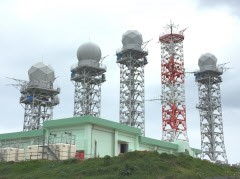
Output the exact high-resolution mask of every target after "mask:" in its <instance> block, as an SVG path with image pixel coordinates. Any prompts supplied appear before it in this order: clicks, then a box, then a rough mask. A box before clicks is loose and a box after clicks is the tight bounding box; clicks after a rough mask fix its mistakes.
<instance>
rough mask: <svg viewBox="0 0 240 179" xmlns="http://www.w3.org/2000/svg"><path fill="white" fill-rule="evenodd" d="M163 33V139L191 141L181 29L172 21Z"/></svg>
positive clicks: (161, 40)
mask: <svg viewBox="0 0 240 179" xmlns="http://www.w3.org/2000/svg"><path fill="white" fill-rule="evenodd" d="M166 29H167V33H165V34H164V35H162V36H160V38H159V40H160V42H161V81H162V139H163V140H166V141H170V142H173V141H174V140H177V139H183V140H187V141H188V137H187V127H186V107H185V89H184V80H185V74H184V58H183V40H184V36H183V33H182V32H174V31H175V30H176V27H175V26H174V25H173V24H172V23H171V24H170V25H168V26H167V28H166Z"/></svg>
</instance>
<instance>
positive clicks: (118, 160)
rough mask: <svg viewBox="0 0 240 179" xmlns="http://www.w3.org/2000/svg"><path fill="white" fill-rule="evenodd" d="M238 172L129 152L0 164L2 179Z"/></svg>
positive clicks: (192, 160) (183, 158) (184, 157)
mask: <svg viewBox="0 0 240 179" xmlns="http://www.w3.org/2000/svg"><path fill="white" fill-rule="evenodd" d="M239 173H240V169H239V168H234V167H230V166H227V165H217V164H213V163H210V162H208V161H205V160H200V159H195V158H192V157H190V156H187V155H183V154H181V155H178V156H174V155H169V154H165V153H164V154H158V153H157V152H146V151H144V152H139V151H135V152H129V153H126V154H123V155H121V156H118V157H113V158H110V157H109V156H105V157H104V158H95V159H88V160H85V161H78V160H76V159H71V160H66V161H47V160H36V161H33V160H32V161H24V162H17V163H14V162H3V163H0V179H5V178H10V179H12V178H14V179H15V178H16V179H17V178H21V179H24V178H34V179H37V178H44V179H47V178H51V179H54V178H57V179H59V178H92V179H93V178H94V179H95V178H138V179H141V178H151V179H152V178H160V179H161V178H164V179H165V178H166V179H168V178H169V179H170V178H184V179H185V178H194V179H195V178H205V177H210V176H234V175H236V174H237V175H239Z"/></svg>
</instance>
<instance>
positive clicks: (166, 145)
mask: <svg viewBox="0 0 240 179" xmlns="http://www.w3.org/2000/svg"><path fill="white" fill-rule="evenodd" d="M139 142H140V143H144V144H148V145H154V146H158V147H161V148H166V149H172V150H178V145H177V144H173V143H170V142H165V141H162V140H157V139H151V138H148V137H143V136H139Z"/></svg>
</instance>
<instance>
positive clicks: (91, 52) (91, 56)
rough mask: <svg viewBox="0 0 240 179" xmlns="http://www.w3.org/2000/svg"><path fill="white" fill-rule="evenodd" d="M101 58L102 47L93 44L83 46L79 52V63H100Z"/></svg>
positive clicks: (88, 43)
mask: <svg viewBox="0 0 240 179" xmlns="http://www.w3.org/2000/svg"><path fill="white" fill-rule="evenodd" d="M101 57H102V53H101V49H100V47H99V46H98V45H96V44H94V43H92V42H87V43H84V44H82V45H81V46H80V47H79V48H78V50H77V58H78V60H79V62H80V61H85V60H91V61H93V60H94V61H95V62H99V60H100V59H101Z"/></svg>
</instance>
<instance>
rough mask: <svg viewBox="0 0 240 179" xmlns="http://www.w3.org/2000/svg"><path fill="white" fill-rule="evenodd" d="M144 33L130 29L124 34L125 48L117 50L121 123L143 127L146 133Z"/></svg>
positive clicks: (142, 130) (145, 52)
mask: <svg viewBox="0 0 240 179" xmlns="http://www.w3.org/2000/svg"><path fill="white" fill-rule="evenodd" d="M142 42H143V40H142V35H141V34H140V33H139V32H138V31H136V30H129V31H127V32H126V33H124V34H123V36H122V43H123V48H122V49H121V50H119V51H118V52H117V54H116V55H117V63H118V64H119V66H120V110H119V118H120V123H122V124H126V125H129V126H134V127H138V128H140V129H141V133H142V135H145V107H144V66H145V65H146V64H147V58H146V56H147V55H148V52H147V51H144V50H143V49H142Z"/></svg>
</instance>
